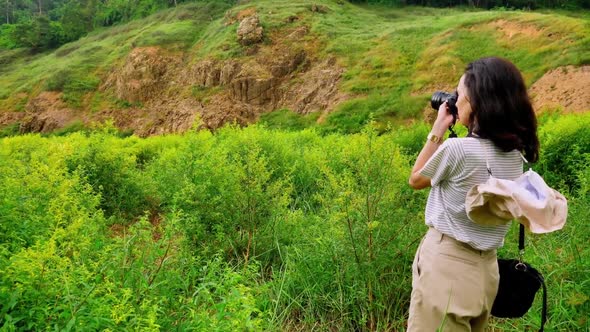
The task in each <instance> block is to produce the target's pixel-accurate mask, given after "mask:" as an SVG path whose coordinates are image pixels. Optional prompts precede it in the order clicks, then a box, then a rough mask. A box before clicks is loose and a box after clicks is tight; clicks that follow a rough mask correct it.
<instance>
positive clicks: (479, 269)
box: [408, 227, 500, 332]
mask: <svg viewBox="0 0 590 332" xmlns="http://www.w3.org/2000/svg"><path fill="white" fill-rule="evenodd" d="M499 280H500V277H499V274H498V263H497V258H496V250H489V251H481V250H476V249H473V248H472V247H471V246H469V245H468V244H465V243H462V242H459V241H457V240H455V239H453V238H451V237H450V236H448V235H443V234H442V233H440V232H439V231H437V230H436V229H434V228H432V227H431V228H430V229H429V230H428V232H427V233H426V236H425V237H424V238H423V239H422V242H421V243H420V246H419V247H418V250H417V252H416V256H415V258H414V263H413V264H412V296H411V300H410V317H409V320H408V332H433V331H452V332H460V331H483V330H484V328H485V327H486V325H487V321H488V317H489V316H490V311H491V310H492V304H493V303H494V299H495V297H496V294H497V292H498V283H499Z"/></svg>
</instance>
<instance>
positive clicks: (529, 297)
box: [492, 224, 547, 332]
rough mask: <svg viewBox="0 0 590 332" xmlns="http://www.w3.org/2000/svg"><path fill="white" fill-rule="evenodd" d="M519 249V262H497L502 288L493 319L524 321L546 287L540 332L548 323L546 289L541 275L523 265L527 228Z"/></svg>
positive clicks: (520, 235)
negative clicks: (518, 318) (537, 296)
mask: <svg viewBox="0 0 590 332" xmlns="http://www.w3.org/2000/svg"><path fill="white" fill-rule="evenodd" d="M518 248H519V250H520V256H521V257H520V258H519V259H502V258H499V259H498V269H499V271H500V286H499V288H498V295H496V299H495V300H494V305H493V306H492V315H493V316H495V317H500V318H517V317H522V316H524V314H526V313H527V311H529V309H530V308H531V306H532V305H533V300H534V299H535V294H536V293H537V291H538V290H539V288H541V286H543V311H542V313H541V329H540V330H539V331H540V332H542V331H543V328H544V326H545V322H546V321H547V289H546V287H545V281H544V279H543V276H542V275H541V273H539V271H537V270H536V269H535V268H533V267H532V266H530V265H529V264H527V263H525V262H523V261H522V255H523V253H524V226H523V225H522V224H521V225H520V231H519V241H518Z"/></svg>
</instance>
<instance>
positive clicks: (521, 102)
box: [408, 57, 539, 331]
mask: <svg viewBox="0 0 590 332" xmlns="http://www.w3.org/2000/svg"><path fill="white" fill-rule="evenodd" d="M457 93H458V97H457V102H456V106H457V109H458V119H457V120H458V121H459V122H460V123H461V124H463V125H464V126H466V127H467V128H468V132H469V135H468V136H467V137H465V138H452V139H447V140H445V141H444V142H442V143H441V141H442V139H441V138H442V137H443V135H444V133H445V131H446V129H447V128H448V127H449V125H451V123H452V122H453V116H452V115H451V114H450V113H449V111H448V108H447V103H446V102H445V103H443V104H442V105H441V106H440V108H439V110H438V116H437V119H436V121H435V122H434V125H433V127H432V131H431V132H430V134H429V135H428V140H427V141H426V143H425V145H424V147H423V148H422V151H421V152H420V154H419V155H418V158H417V159H416V163H415V165H414V167H413V169H412V174H411V176H410V181H409V183H410V186H412V187H413V188H414V189H423V188H426V187H429V186H432V188H431V190H430V195H429V197H428V202H427V204H426V212H425V216H426V225H427V226H428V227H429V229H428V232H427V233H426V236H425V237H424V239H422V242H421V243H420V246H419V247H418V250H417V252H416V256H415V259H414V263H413V266H412V296H411V302H410V317H409V321H408V331H436V330H437V329H438V328H441V330H443V331H483V330H484V328H485V326H486V325H487V320H488V317H489V315H490V311H491V308H492V304H493V302H494V298H495V296H496V293H497V290H498V282H499V275H498V266H497V258H496V249H497V248H499V247H501V246H502V245H503V243H504V237H505V235H506V233H507V232H508V228H509V224H508V225H502V226H481V225H478V224H475V223H474V222H472V221H471V220H469V218H468V217H467V214H466V212H465V196H466V194H467V191H468V190H469V189H470V188H471V187H473V186H474V185H476V184H480V183H483V182H485V181H486V180H487V179H488V176H489V174H488V170H487V167H486V159H487V160H488V161H489V165H490V168H491V170H490V171H491V172H492V174H493V176H494V177H496V178H501V179H509V180H514V179H516V178H517V177H518V176H520V175H521V174H522V169H523V161H522V158H521V152H522V153H523V154H524V156H525V157H526V158H527V160H528V161H529V162H535V161H536V160H537V158H538V151H539V140H538V138H537V121H536V118H535V113H534V111H533V108H532V106H531V103H530V100H529V97H528V95H527V90H526V87H525V84H524V80H523V78H522V75H521V74H520V72H519V71H518V69H517V68H516V67H515V66H514V65H513V64H512V63H510V62H509V61H507V60H505V59H500V58H496V57H491V58H483V59H479V60H477V61H474V62H472V63H470V64H469V65H468V66H467V68H466V70H465V73H464V74H463V76H462V77H461V79H460V81H459V85H458V86H457Z"/></svg>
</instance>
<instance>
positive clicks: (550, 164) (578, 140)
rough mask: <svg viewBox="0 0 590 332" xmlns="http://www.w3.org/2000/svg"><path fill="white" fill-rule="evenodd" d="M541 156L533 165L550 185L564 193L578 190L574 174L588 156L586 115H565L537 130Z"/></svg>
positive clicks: (589, 135)
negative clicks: (537, 163)
mask: <svg viewBox="0 0 590 332" xmlns="http://www.w3.org/2000/svg"><path fill="white" fill-rule="evenodd" d="M539 134H540V138H541V157H540V161H539V165H538V166H534V168H535V169H537V170H538V171H539V172H540V173H542V175H543V178H544V179H545V181H547V183H548V184H549V185H550V186H555V187H557V188H559V189H561V190H564V191H566V192H572V193H573V192H575V191H576V190H578V189H579V188H580V178H579V175H578V172H579V171H580V170H581V169H584V166H585V165H587V162H588V158H589V157H588V156H589V155H590V116H589V115H587V114H580V115H569V116H562V117H559V118H556V119H554V120H548V121H547V122H546V123H544V124H543V126H542V127H541V128H540V131H539Z"/></svg>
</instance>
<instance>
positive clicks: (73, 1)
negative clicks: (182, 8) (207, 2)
mask: <svg viewBox="0 0 590 332" xmlns="http://www.w3.org/2000/svg"><path fill="white" fill-rule="evenodd" d="M183 2H202V1H199V0H192V1H191V0H141V1H126V0H107V1H97V0H36V1H34V0H3V1H1V3H0V6H1V7H2V9H1V10H0V48H15V47H27V48H31V49H33V50H44V49H49V48H55V47H57V46H60V45H63V44H65V43H68V42H71V41H74V40H77V39H78V38H80V37H82V36H84V35H86V34H87V33H88V32H90V31H92V30H94V29H97V28H99V27H108V26H112V25H115V24H117V23H120V22H127V21H130V20H132V19H137V18H142V17H146V16H148V15H151V14H153V13H155V12H157V11H159V10H162V9H165V8H169V7H172V6H177V5H178V4H180V3H183ZM216 2H220V3H227V2H233V1H230V0H228V1H225V0H219V1H216Z"/></svg>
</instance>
